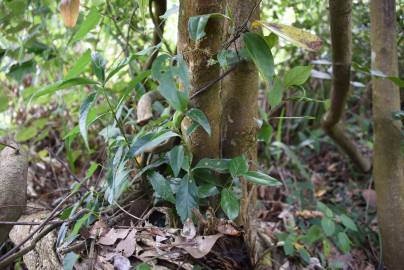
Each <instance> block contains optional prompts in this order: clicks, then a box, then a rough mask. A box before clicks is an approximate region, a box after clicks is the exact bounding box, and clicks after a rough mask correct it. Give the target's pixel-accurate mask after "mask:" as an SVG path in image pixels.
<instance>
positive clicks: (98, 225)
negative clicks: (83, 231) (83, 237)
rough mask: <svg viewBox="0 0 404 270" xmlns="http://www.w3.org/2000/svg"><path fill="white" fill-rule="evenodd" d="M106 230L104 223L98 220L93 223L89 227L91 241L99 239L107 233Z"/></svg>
mask: <svg viewBox="0 0 404 270" xmlns="http://www.w3.org/2000/svg"><path fill="white" fill-rule="evenodd" d="M107 230H108V226H107V224H106V223H105V222H104V221H102V220H99V221H97V222H95V223H94V225H93V226H92V227H91V229H90V237H91V238H93V239H96V238H98V237H101V236H103V235H104V234H105V233H106V232H107Z"/></svg>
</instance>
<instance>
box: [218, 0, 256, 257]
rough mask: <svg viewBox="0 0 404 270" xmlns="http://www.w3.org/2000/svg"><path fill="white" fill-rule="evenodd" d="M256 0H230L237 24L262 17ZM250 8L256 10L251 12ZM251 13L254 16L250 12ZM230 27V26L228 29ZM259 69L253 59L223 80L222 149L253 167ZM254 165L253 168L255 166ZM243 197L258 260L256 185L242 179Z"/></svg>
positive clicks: (242, 214)
mask: <svg viewBox="0 0 404 270" xmlns="http://www.w3.org/2000/svg"><path fill="white" fill-rule="evenodd" d="M257 4H258V1H257V0H228V1H227V9H228V10H229V11H230V12H231V14H233V17H234V28H235V29H237V28H239V27H241V26H242V25H243V24H244V23H245V22H246V21H247V20H249V23H251V22H252V21H254V20H258V19H259V8H258V7H257ZM251 11H254V13H253V14H251ZM250 15H251V16H250ZM228 30H229V29H228ZM243 47H244V42H243V39H242V37H241V38H239V39H238V40H237V41H236V42H235V43H233V44H232V45H231V47H230V48H229V49H231V50H233V51H236V52H237V51H240V49H241V48H243ZM258 86H259V77H258V71H257V68H256V67H255V65H254V63H252V62H245V63H242V64H239V65H238V66H237V67H236V69H235V70H234V71H233V72H232V73H230V74H229V75H228V76H227V77H225V78H224V79H223V81H222V89H221V102H222V108H223V112H222V119H221V137H222V138H221V150H222V156H223V157H224V158H233V157H236V156H240V155H245V157H246V158H247V159H248V160H250V161H252V163H251V166H250V167H254V166H255V163H256V160H257V141H256V133H257V128H258V126H257V122H256V120H257V118H258ZM252 169H253V168H252ZM241 188H242V198H241V204H240V223H241V224H242V225H243V226H244V229H245V231H246V233H245V240H246V241H245V242H246V244H247V249H248V250H249V252H250V258H252V261H253V263H255V261H256V260H255V259H254V257H257V255H258V254H256V253H257V252H255V251H256V250H255V237H256V235H255V234H254V233H253V230H252V229H251V228H250V225H251V222H252V221H253V220H254V218H255V215H254V213H255V211H256V210H255V208H256V199H257V194H256V189H255V188H254V187H253V185H252V184H251V183H249V182H247V181H245V180H243V179H241Z"/></svg>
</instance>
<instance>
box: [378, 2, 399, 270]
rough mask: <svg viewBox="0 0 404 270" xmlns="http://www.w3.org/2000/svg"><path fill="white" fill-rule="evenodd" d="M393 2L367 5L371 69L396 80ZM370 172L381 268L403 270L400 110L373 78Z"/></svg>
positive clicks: (389, 89) (390, 88)
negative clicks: (372, 157)
mask: <svg viewBox="0 0 404 270" xmlns="http://www.w3.org/2000/svg"><path fill="white" fill-rule="evenodd" d="M395 7H396V5H395V1H394V0H372V1H371V6H370V8H371V32H372V33H371V43H372V68H373V69H375V70H380V71H382V72H383V73H384V74H386V75H388V76H397V74H398V64H397V45H396V37H395V35H396V29H395V22H396V13H395ZM372 86H373V118H374V133H375V142H374V165H373V166H374V169H373V177H374V180H375V184H376V192H377V210H378V221H379V226H380V232H381V236H382V251H383V259H384V263H385V266H386V267H387V268H388V269H391V270H399V269H403V265H404V256H402V247H403V246H404V156H403V151H402V147H401V142H402V137H401V133H400V130H401V128H402V125H401V122H400V121H395V120H393V118H392V113H393V112H396V111H399V110H400V92H399V88H398V87H397V86H396V85H394V84H393V83H392V82H391V81H389V80H385V79H380V78H373V80H372Z"/></svg>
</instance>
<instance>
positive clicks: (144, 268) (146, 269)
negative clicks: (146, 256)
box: [136, 263, 152, 270]
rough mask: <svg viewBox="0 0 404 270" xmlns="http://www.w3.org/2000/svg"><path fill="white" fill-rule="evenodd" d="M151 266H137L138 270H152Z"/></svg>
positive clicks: (143, 264)
mask: <svg viewBox="0 0 404 270" xmlns="http://www.w3.org/2000/svg"><path fill="white" fill-rule="evenodd" d="M151 269H152V268H151V266H150V265H148V264H147V263H141V264H138V265H137V266H136V270H151Z"/></svg>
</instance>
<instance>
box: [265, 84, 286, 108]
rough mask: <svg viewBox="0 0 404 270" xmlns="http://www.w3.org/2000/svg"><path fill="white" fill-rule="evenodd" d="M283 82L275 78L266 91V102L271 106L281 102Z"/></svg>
mask: <svg viewBox="0 0 404 270" xmlns="http://www.w3.org/2000/svg"><path fill="white" fill-rule="evenodd" d="M283 89H284V88H283V84H282V81H281V80H279V79H278V78H275V79H274V81H273V84H272V87H270V88H269V91H268V102H269V105H271V108H274V107H276V106H278V105H279V104H281V102H282V96H283Z"/></svg>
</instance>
